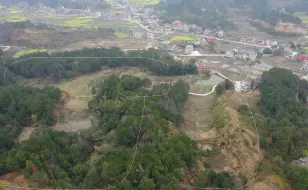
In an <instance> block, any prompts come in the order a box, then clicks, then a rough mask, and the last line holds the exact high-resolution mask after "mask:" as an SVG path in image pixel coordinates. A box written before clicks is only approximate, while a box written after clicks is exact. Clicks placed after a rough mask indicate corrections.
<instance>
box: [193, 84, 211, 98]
mask: <svg viewBox="0 0 308 190" xmlns="http://www.w3.org/2000/svg"><path fill="white" fill-rule="evenodd" d="M216 86H217V85H214V86H213V88H212V90H211V92H208V93H206V94H197V93H193V92H189V94H190V95H193V96H208V95H211V94H213V93H214V92H215V89H216Z"/></svg>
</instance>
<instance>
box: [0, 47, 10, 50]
mask: <svg viewBox="0 0 308 190" xmlns="http://www.w3.org/2000/svg"><path fill="white" fill-rule="evenodd" d="M0 48H4V49H3V51H8V50H9V49H11V46H0Z"/></svg>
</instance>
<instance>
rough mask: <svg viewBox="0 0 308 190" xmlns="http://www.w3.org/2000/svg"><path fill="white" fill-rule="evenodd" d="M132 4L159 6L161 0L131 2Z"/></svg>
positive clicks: (132, 0) (131, 0)
mask: <svg viewBox="0 0 308 190" xmlns="http://www.w3.org/2000/svg"><path fill="white" fill-rule="evenodd" d="M129 3H130V4H133V5H144V6H145V5H157V4H158V3H159V0H129Z"/></svg>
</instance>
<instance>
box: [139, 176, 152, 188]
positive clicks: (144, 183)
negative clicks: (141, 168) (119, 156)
mask: <svg viewBox="0 0 308 190" xmlns="http://www.w3.org/2000/svg"><path fill="white" fill-rule="evenodd" d="M154 188H155V184H154V180H153V179H149V178H147V177H144V178H142V180H141V181H140V183H139V185H138V190H152V189H154Z"/></svg>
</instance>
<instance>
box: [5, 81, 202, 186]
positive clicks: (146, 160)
mask: <svg viewBox="0 0 308 190" xmlns="http://www.w3.org/2000/svg"><path fill="white" fill-rule="evenodd" d="M121 80H122V82H121V83H120V85H119V86H118V85H117V84H118V82H119V81H121ZM144 87H147V89H151V90H146V89H145V88H144ZM5 88H6V87H5ZM188 90H189V86H188V84H186V83H184V82H183V81H179V82H177V83H175V84H174V85H172V86H169V84H160V85H156V86H154V87H152V88H151V81H150V80H149V79H140V78H137V77H132V76H122V78H118V77H117V76H110V77H109V78H107V79H106V80H105V81H104V82H103V83H102V84H101V86H100V87H98V93H97V95H96V97H95V99H94V100H93V101H91V102H90V103H89V107H90V109H91V110H92V112H93V113H94V116H95V118H96V120H98V121H97V122H94V123H97V124H95V125H93V127H92V128H91V129H90V130H89V131H88V132H86V133H85V134H81V135H78V136H77V135H72V134H67V133H58V132H51V131H49V130H47V129H46V130H44V132H43V134H40V135H37V136H36V137H33V138H31V139H30V140H28V141H26V142H25V143H23V144H21V145H20V146H14V147H13V148H12V146H13V144H12V142H6V144H7V146H9V147H8V150H9V149H11V150H9V152H7V153H6V154H5V155H2V156H1V166H2V168H1V169H2V170H1V173H3V172H7V171H16V170H20V169H23V170H24V173H25V174H26V176H27V177H28V178H31V179H32V180H34V181H36V182H38V183H40V184H41V185H48V186H50V187H53V188H106V187H110V186H114V185H118V188H119V189H152V188H157V189H179V181H180V180H182V179H183V176H184V174H185V171H187V170H188V169H189V168H192V167H194V165H195V163H196V159H197V144H196V142H195V141H193V140H191V139H190V138H188V137H186V136H183V135H181V134H179V135H174V136H171V137H169V136H168V130H169V127H172V126H170V124H171V123H170V121H172V122H173V123H174V124H180V123H182V122H183V116H182V111H183V108H184V104H185V102H186V101H187V99H188ZM136 95H139V96H144V95H146V96H148V98H146V99H144V98H136ZM152 95H157V96H153V97H152ZM141 129H142V130H141ZM108 136H109V137H110V138H111V139H112V140H110V139H109V141H108V140H106V138H107V137H108ZM102 137H103V138H102ZM105 137H106V138H105ZM1 140H2V139H1ZM136 142H139V144H138V145H136V146H134V145H135V144H136ZM105 143H107V144H108V143H112V144H113V146H112V147H111V148H107V149H104V150H102V151H98V152H97V153H96V154H92V153H93V152H94V147H93V144H96V145H101V144H105ZM2 145H3V144H1V146H2ZM131 147H133V150H136V155H134V151H131ZM1 148H3V147H1ZM135 148H137V149H135ZM133 160H134V162H132V161H133ZM132 163H133V164H132ZM131 164H132V165H131ZM130 167H131V168H130Z"/></svg>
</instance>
